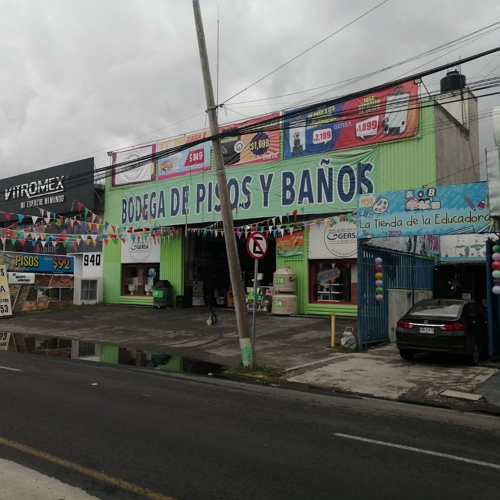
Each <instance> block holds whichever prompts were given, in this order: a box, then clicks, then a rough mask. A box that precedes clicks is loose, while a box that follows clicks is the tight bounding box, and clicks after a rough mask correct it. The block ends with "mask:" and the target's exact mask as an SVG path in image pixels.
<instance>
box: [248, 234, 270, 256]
mask: <svg viewBox="0 0 500 500" xmlns="http://www.w3.org/2000/svg"><path fill="white" fill-rule="evenodd" d="M247 251H248V253H249V255H250V257H252V259H256V260H260V259H263V258H264V257H265V256H266V255H267V238H266V236H265V235H264V234H262V233H259V232H257V231H254V232H253V233H251V234H250V236H249V237H248V239H247Z"/></svg>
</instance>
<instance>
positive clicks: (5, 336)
mask: <svg viewBox="0 0 500 500" xmlns="http://www.w3.org/2000/svg"><path fill="white" fill-rule="evenodd" d="M9 341H10V332H0V351H6V350H7V349H8V348H9Z"/></svg>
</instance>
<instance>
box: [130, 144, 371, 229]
mask: <svg viewBox="0 0 500 500" xmlns="http://www.w3.org/2000/svg"><path fill="white" fill-rule="evenodd" d="M375 171H376V150H373V149H370V150H365V151H357V152H354V153H331V154H322V155H314V156H307V157H301V158H296V159H293V160H286V161H282V162H276V163H269V164H259V165H258V166H256V165H242V166H240V167H236V168H231V169H228V170H227V183H228V187H229V194H230V201H231V207H232V210H233V217H234V218H235V219H246V218H254V217H260V218H266V217H272V216H276V215H281V214H286V213H290V214H291V213H292V212H293V211H294V210H296V209H298V208H301V207H304V210H303V213H310V214H312V213H323V212H325V211H326V212H337V211H339V212H340V211H345V210H356V207H357V192H358V191H357V190H358V189H359V186H361V187H362V189H363V191H364V192H368V193H371V192H374V191H375V178H376V175H375ZM358 177H359V179H358ZM220 211H221V209H220V199H219V189H218V187H217V179H216V174H215V172H214V171H209V172H201V173H197V174H193V175H192V176H186V177H183V178H179V177H177V178H173V179H166V180H164V181H155V182H150V183H148V184H144V185H141V186H134V188H131V189H127V190H125V189H124V190H123V191H122V200H121V224H123V225H130V226H144V223H145V222H147V223H153V224H156V225H174V224H183V223H185V222H186V219H187V220H188V221H189V222H190V223H196V222H210V221H216V220H219V219H220V217H221V216H220Z"/></svg>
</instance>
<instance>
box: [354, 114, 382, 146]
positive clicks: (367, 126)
mask: <svg viewBox="0 0 500 500" xmlns="http://www.w3.org/2000/svg"><path fill="white" fill-rule="evenodd" d="M378 119H379V115H377V116H371V117H370V118H367V119H366V120H363V121H361V122H358V123H356V137H359V138H360V139H363V140H365V137H369V136H371V135H377V130H378Z"/></svg>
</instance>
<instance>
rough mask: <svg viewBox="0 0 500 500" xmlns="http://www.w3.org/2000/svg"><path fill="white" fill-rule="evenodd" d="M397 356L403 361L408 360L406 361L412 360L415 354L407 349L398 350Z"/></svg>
mask: <svg viewBox="0 0 500 500" xmlns="http://www.w3.org/2000/svg"><path fill="white" fill-rule="evenodd" d="M399 355H400V356H401V357H402V358H403V359H408V360H410V359H413V358H414V357H415V353H414V352H413V351H408V350H407V349H400V350H399Z"/></svg>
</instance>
